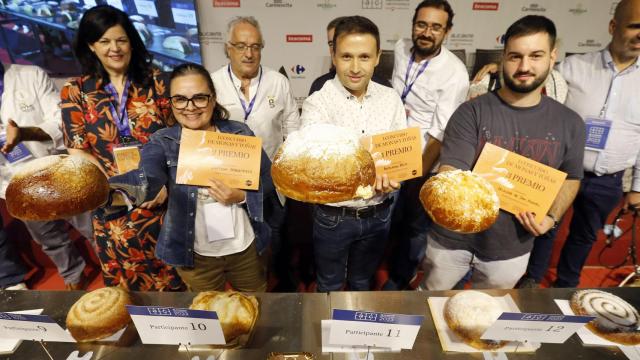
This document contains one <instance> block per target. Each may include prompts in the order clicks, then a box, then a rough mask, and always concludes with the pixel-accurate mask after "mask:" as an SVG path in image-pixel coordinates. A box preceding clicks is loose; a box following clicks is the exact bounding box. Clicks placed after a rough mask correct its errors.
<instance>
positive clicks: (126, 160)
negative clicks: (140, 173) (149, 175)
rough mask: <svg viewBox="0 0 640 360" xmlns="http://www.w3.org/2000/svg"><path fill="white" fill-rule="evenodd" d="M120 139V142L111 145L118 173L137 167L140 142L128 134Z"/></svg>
mask: <svg viewBox="0 0 640 360" xmlns="http://www.w3.org/2000/svg"><path fill="white" fill-rule="evenodd" d="M120 140H121V143H120V144H117V145H115V146H114V147H113V159H114V161H115V163H116V167H117V168H118V174H124V173H126V172H129V171H131V170H135V169H137V168H138V165H139V164H140V146H142V144H141V143H140V142H139V141H137V140H136V139H134V138H133V137H130V136H123V137H121V139H120Z"/></svg>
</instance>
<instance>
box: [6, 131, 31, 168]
mask: <svg viewBox="0 0 640 360" xmlns="http://www.w3.org/2000/svg"><path fill="white" fill-rule="evenodd" d="M6 141H7V137H6V135H5V134H0V148H2V147H3V146H4V144H5V143H6ZM2 155H4V158H5V159H7V161H8V162H9V163H10V164H15V163H19V162H21V161H26V160H29V159H32V158H33V155H32V154H31V151H29V149H27V147H26V146H24V144H23V143H19V144H18V145H16V146H15V147H14V148H13V150H11V151H10V152H8V153H6V154H2Z"/></svg>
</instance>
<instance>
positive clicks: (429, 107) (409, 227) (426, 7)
mask: <svg viewBox="0 0 640 360" xmlns="http://www.w3.org/2000/svg"><path fill="white" fill-rule="evenodd" d="M453 15H454V14H453V10H452V9H451V5H450V4H449V3H448V2H447V1H446V0H425V1H422V2H421V3H420V4H418V6H417V7H416V10H415V13H414V15H413V22H412V25H411V29H412V32H411V40H409V39H401V40H399V41H398V42H397V43H396V46H395V49H394V57H395V62H394V67H393V76H392V79H391V80H392V84H393V88H394V89H395V90H396V91H397V92H398V95H400V97H401V99H402V102H403V103H404V107H405V111H406V113H407V120H408V125H409V126H410V127H418V128H420V133H421V135H422V138H423V141H422V169H423V170H422V171H423V176H421V177H419V178H415V179H411V180H409V181H406V182H405V183H404V184H403V186H402V189H401V190H400V200H399V202H398V204H397V205H396V210H395V213H394V217H395V218H396V219H402V221H399V222H395V223H397V224H398V226H394V233H395V235H396V236H397V241H398V243H397V245H396V248H395V251H394V252H395V253H394V256H392V257H391V262H390V268H389V281H387V283H386V284H385V285H384V289H385V290H402V289H404V288H406V287H407V286H408V285H409V282H410V281H411V279H412V278H413V277H414V275H415V274H416V268H417V267H418V265H419V264H420V261H421V260H422V257H423V256H424V249H425V246H426V233H427V229H428V227H429V223H430V221H429V219H428V217H427V215H426V213H425V212H424V210H423V208H422V205H421V204H420V201H419V199H418V194H419V193H420V188H421V187H422V184H424V182H425V180H426V179H427V177H428V174H429V173H431V172H435V170H436V168H435V164H436V162H437V160H438V157H439V155H440V146H441V142H442V136H443V134H444V129H445V127H446V126H447V122H448V121H449V117H451V114H453V112H454V111H455V109H456V108H457V107H458V106H459V105H460V104H462V103H463V102H464V101H465V100H466V98H467V92H468V91H469V74H468V73H467V68H466V67H465V65H464V64H463V63H462V61H460V59H458V57H457V56H455V55H454V54H453V53H452V52H451V51H449V50H448V49H446V48H445V47H444V46H442V42H443V41H444V40H445V38H446V37H447V35H448V34H449V32H450V31H451V28H452V27H453ZM396 230H397V231H396Z"/></svg>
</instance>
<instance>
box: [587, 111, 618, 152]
mask: <svg viewBox="0 0 640 360" xmlns="http://www.w3.org/2000/svg"><path fill="white" fill-rule="evenodd" d="M611 123H612V122H611V120H607V119H600V118H598V117H595V116H588V117H587V118H586V119H585V126H586V129H587V141H586V143H585V147H586V148H587V149H589V150H595V151H602V150H604V148H605V146H606V145H607V140H608V138H609V132H610V130H611Z"/></svg>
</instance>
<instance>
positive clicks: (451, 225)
mask: <svg viewBox="0 0 640 360" xmlns="http://www.w3.org/2000/svg"><path fill="white" fill-rule="evenodd" d="M420 201H421V202H422V206H423V207H424V209H425V210H426V211H427V213H428V214H429V216H430V217H431V219H433V221H434V222H435V223H436V224H438V225H440V226H442V227H444V228H446V229H449V230H451V231H455V232H459V233H477V232H481V231H484V230H487V229H488V228H489V227H491V225H493V223H494V222H495V221H496V219H497V218H498V214H499V212H500V199H499V198H498V194H497V193H496V191H495V189H494V188H493V186H492V185H491V184H490V183H489V181H487V180H485V179H484V178H482V177H481V176H479V175H476V174H474V173H472V172H471V171H462V170H453V171H447V172H443V173H440V174H438V175H436V176H434V177H432V178H430V179H429V180H427V181H426V182H425V183H424V185H422V189H420Z"/></svg>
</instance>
